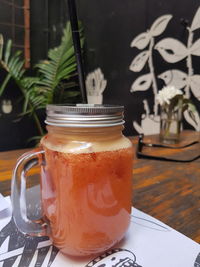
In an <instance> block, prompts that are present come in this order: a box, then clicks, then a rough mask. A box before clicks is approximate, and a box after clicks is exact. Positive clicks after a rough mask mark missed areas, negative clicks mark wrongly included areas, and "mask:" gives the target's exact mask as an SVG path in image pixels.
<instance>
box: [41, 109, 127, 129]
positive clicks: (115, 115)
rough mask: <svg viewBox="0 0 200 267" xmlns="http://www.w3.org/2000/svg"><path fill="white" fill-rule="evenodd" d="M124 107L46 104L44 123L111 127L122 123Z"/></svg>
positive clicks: (67, 125)
mask: <svg viewBox="0 0 200 267" xmlns="http://www.w3.org/2000/svg"><path fill="white" fill-rule="evenodd" d="M123 111H124V107H123V106H120V105H100V104H76V105H63V104H60V105H53V104H50V105H47V107H46V113H47V118H46V120H45V123H46V124H47V125H52V126H60V127H111V126H117V125H123V124H124V120H123Z"/></svg>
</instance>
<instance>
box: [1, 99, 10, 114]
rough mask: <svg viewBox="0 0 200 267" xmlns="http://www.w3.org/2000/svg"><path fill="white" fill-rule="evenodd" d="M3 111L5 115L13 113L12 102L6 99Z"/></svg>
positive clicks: (3, 102)
mask: <svg viewBox="0 0 200 267" xmlns="http://www.w3.org/2000/svg"><path fill="white" fill-rule="evenodd" d="M1 109H2V111H3V113H5V114H9V113H11V112H12V109H13V107H12V102H11V100H6V99H4V100H3V101H2V106H1Z"/></svg>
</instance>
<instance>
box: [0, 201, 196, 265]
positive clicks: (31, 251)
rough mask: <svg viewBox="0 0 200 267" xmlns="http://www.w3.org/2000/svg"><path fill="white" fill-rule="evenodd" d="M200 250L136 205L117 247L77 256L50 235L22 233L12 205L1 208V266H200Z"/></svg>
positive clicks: (187, 239)
mask: <svg viewBox="0 0 200 267" xmlns="http://www.w3.org/2000/svg"><path fill="white" fill-rule="evenodd" d="M7 201H8V205H10V200H9V198H7ZM0 205H1V203H0ZM199 253H200V246H199V244H197V243H196V242H194V241H193V240H191V239H189V238H187V237H186V236H184V235H182V234H181V233H179V232H177V231H175V230H174V229H172V228H170V227H169V226H167V225H165V224H163V223H162V222H160V221H158V220H156V219H155V218H153V217H151V216H149V215H147V214H145V213H143V212H141V211H139V210H137V209H135V208H133V211H132V218H131V225H130V228H129V231H128V232H127V235H126V237H125V239H124V240H123V241H122V242H121V243H120V244H118V245H117V246H116V248H113V249H111V250H110V251H108V252H106V253H103V254H102V255H100V256H99V257H96V258H95V257H90V258H88V259H84V260H81V259H79V260H73V259H71V258H70V257H67V256H64V255H63V254H61V253H60V252H59V251H58V250H57V249H56V248H55V247H53V246H52V244H51V242H50V241H49V239H48V238H47V237H35V238H33V237H25V236H24V235H23V234H21V233H20V232H19V231H18V230H17V229H16V227H15V224H14V222H13V220H12V219H11V208H9V209H7V210H6V212H5V210H4V211H3V213H2V212H0V267H1V266H4V267H10V266H14V267H18V266H19V267H28V266H30V267H62V266H63V267H93V266H94V267H125V266H130V267H132V266H134V267H136V266H140V267H199V266H200V256H199Z"/></svg>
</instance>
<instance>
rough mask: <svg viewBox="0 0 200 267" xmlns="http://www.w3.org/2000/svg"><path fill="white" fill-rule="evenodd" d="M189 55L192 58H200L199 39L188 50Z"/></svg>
mask: <svg viewBox="0 0 200 267" xmlns="http://www.w3.org/2000/svg"><path fill="white" fill-rule="evenodd" d="M190 51H191V54H192V55H194V56H200V39H198V40H197V41H196V42H195V43H194V44H193V45H192V47H191V48H190Z"/></svg>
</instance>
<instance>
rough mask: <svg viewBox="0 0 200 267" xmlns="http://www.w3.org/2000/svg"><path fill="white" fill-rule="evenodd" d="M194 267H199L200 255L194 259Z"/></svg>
mask: <svg viewBox="0 0 200 267" xmlns="http://www.w3.org/2000/svg"><path fill="white" fill-rule="evenodd" d="M194 267H200V253H199V254H198V255H197V257H196V260H195V263H194Z"/></svg>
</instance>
